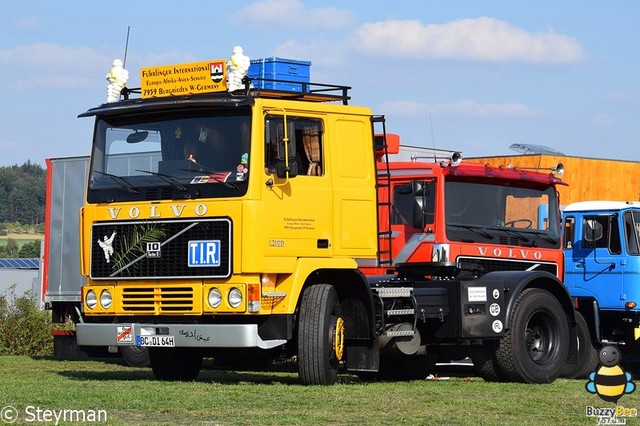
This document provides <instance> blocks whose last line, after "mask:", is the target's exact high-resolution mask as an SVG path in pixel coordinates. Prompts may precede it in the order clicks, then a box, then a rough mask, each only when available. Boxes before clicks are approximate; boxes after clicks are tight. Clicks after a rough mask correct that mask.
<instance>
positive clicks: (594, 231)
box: [584, 219, 604, 243]
mask: <svg viewBox="0 0 640 426" xmlns="http://www.w3.org/2000/svg"><path fill="white" fill-rule="evenodd" d="M603 235H604V230H603V229H602V224H601V223H600V222H598V221H597V220H595V219H585V221H584V239H585V241H588V242H590V243H595V242H596V241H598V240H599V239H601V238H602V236H603Z"/></svg>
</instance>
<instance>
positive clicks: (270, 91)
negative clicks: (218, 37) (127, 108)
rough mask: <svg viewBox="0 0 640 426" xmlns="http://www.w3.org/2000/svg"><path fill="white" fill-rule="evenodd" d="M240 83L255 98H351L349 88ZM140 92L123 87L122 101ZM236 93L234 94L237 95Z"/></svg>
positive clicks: (261, 80) (262, 80)
mask: <svg viewBox="0 0 640 426" xmlns="http://www.w3.org/2000/svg"><path fill="white" fill-rule="evenodd" d="M242 82H243V83H244V85H245V87H244V94H245V95H247V96H252V97H255V98H270V99H294V100H302V101H309V102H342V104H343V105H348V104H349V100H350V99H351V96H349V90H351V86H340V85H337V84H321V83H311V82H301V81H292V80H274V79H269V78H248V77H245V78H244V79H243V80H242ZM141 92H142V90H141V88H140V87H132V88H128V87H124V88H123V89H122V92H121V94H122V96H123V99H124V100H127V99H129V95H131V94H132V93H135V94H138V95H139V94H141ZM238 92H239V91H237V92H234V93H235V94H237V93H238Z"/></svg>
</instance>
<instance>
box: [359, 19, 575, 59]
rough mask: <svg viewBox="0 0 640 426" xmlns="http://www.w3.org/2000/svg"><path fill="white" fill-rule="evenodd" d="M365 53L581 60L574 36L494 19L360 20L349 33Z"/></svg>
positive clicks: (470, 57)
mask: <svg viewBox="0 0 640 426" xmlns="http://www.w3.org/2000/svg"><path fill="white" fill-rule="evenodd" d="M354 36H355V43H356V45H357V47H358V49H359V50H361V51H362V52H364V53H366V54H370V55H371V54H373V55H379V56H392V57H418V58H430V59H466V60H475V61H487V62H505V61H517V62H531V63H573V62H579V61H581V60H583V59H584V53H583V51H582V47H581V46H580V44H579V43H578V42H577V41H576V40H575V39H573V38H571V37H568V36H565V35H562V34H558V33H556V32H555V31H553V30H551V29H549V30H547V31H546V32H544V33H537V34H532V33H528V32H526V31H524V30H522V29H520V28H517V27H515V26H514V25H512V24H510V23H508V22H505V21H501V20H498V19H494V18H488V17H481V18H473V19H461V20H456V21H452V22H449V23H445V24H428V25H424V24H422V23H421V22H420V21H417V20H389V21H381V22H374V23H365V24H363V25H362V26H361V27H360V28H359V29H358V30H357V31H356V32H355V34H354Z"/></svg>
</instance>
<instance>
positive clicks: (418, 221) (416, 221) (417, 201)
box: [411, 196, 424, 229]
mask: <svg viewBox="0 0 640 426" xmlns="http://www.w3.org/2000/svg"><path fill="white" fill-rule="evenodd" d="M412 211H413V214H412V215H411V226H413V227H414V228H416V229H422V228H424V198H423V197H420V196H418V197H413V208H412Z"/></svg>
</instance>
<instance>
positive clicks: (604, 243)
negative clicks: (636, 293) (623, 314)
mask: <svg viewBox="0 0 640 426" xmlns="http://www.w3.org/2000/svg"><path fill="white" fill-rule="evenodd" d="M578 230H579V232H580V238H579V239H578V240H577V241H576V242H575V244H574V245H573V249H572V256H571V258H570V259H569V258H567V259H566V262H567V270H566V271H565V275H567V277H570V276H571V274H573V276H572V277H571V278H570V279H568V280H567V281H568V282H571V283H572V285H573V287H574V289H575V290H574V291H573V292H572V294H574V295H578V296H593V297H595V298H596V299H597V300H598V302H599V304H600V307H601V308H603V309H618V308H621V307H623V306H624V302H625V298H626V296H625V294H624V285H623V278H624V274H625V268H626V262H625V261H624V256H623V252H622V244H621V236H620V227H619V217H618V214H599V215H587V216H583V217H582V218H581V219H580V227H579V228H578ZM569 262H571V265H570V267H569Z"/></svg>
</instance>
